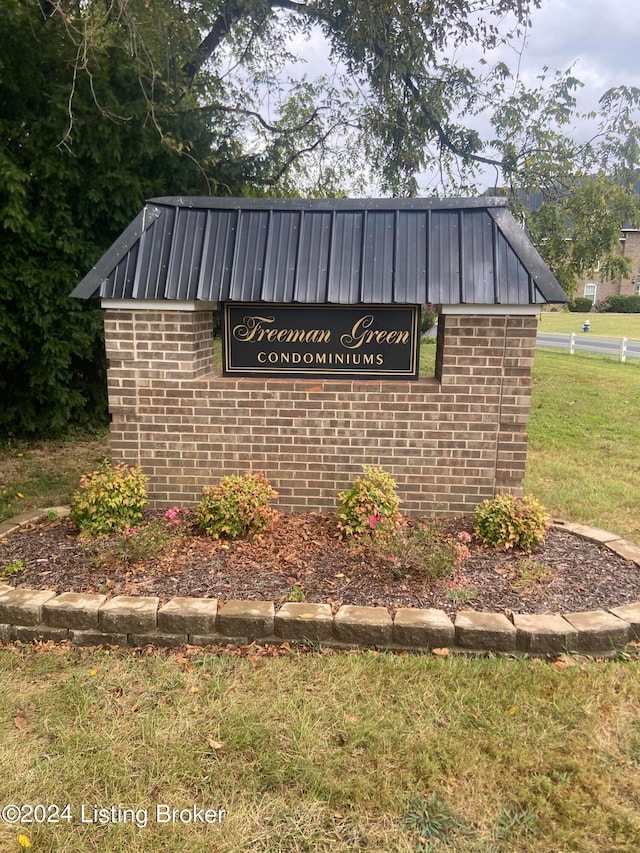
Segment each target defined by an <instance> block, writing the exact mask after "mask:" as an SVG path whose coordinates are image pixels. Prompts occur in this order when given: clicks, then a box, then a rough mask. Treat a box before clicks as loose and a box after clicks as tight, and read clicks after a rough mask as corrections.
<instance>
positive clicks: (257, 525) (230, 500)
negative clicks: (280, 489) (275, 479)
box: [197, 471, 278, 539]
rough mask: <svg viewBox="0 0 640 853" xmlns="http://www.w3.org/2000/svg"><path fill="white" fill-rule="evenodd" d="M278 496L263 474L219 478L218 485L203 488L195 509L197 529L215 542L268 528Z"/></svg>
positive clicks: (273, 515)
mask: <svg viewBox="0 0 640 853" xmlns="http://www.w3.org/2000/svg"><path fill="white" fill-rule="evenodd" d="M277 497H278V493H277V492H276V491H274V489H273V488H272V487H271V483H270V482H269V480H268V479H267V478H266V477H265V476H264V474H260V473H253V472H251V471H247V472H246V473H245V474H244V475H243V476H242V477H240V476H236V475H230V476H228V477H222V479H221V480H220V483H219V484H218V485H217V486H205V487H204V489H203V490H202V498H201V500H200V503H199V504H198V508H197V519H198V526H199V527H200V529H201V530H203V531H204V532H205V533H207V534H208V535H209V536H213V538H214V539H219V538H220V537H221V536H226V537H228V538H229V539H238V538H240V537H243V536H247V535H249V534H250V533H261V532H262V531H263V530H266V529H267V528H268V527H270V526H271V524H272V522H273V519H274V518H275V515H276V513H275V510H274V509H273V508H272V507H271V506H270V501H271V500H274V499H275V498H277Z"/></svg>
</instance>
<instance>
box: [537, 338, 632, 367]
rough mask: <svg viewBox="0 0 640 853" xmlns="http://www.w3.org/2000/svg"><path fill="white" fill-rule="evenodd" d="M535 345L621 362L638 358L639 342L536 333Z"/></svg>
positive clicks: (625, 339)
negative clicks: (590, 354) (602, 356)
mask: <svg viewBox="0 0 640 853" xmlns="http://www.w3.org/2000/svg"><path fill="white" fill-rule="evenodd" d="M536 345H537V346H539V347H552V348H554V349H566V350H568V352H569V355H573V354H574V353H575V352H576V351H577V352H593V353H599V354H600V355H609V356H612V357H613V358H617V359H618V360H619V361H622V362H624V361H626V360H627V358H640V341H636V340H631V341H629V339H628V338H597V337H592V336H591V335H587V334H584V335H577V334H576V332H571V333H570V334H565V335H559V334H554V333H552V332H538V335H537V338H536Z"/></svg>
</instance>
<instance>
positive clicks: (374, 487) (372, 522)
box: [338, 465, 400, 537]
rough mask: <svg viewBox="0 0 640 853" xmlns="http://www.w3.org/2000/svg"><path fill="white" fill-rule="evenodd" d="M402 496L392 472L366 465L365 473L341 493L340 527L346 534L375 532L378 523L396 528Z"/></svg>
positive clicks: (358, 534) (341, 531)
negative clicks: (397, 489)
mask: <svg viewBox="0 0 640 853" xmlns="http://www.w3.org/2000/svg"><path fill="white" fill-rule="evenodd" d="M399 506H400V498H399V497H398V495H397V492H396V484H395V481H394V480H393V478H392V477H391V475H390V474H387V472H386V471H384V470H383V469H382V468H372V467H371V466H370V465H365V466H364V476H363V477H356V479H355V481H354V483H353V486H352V487H351V488H350V489H348V490H347V491H346V492H340V494H339V495H338V507H339V513H338V515H339V519H340V520H339V521H338V530H339V531H340V533H341V535H342V536H345V537H348V536H363V535H366V534H371V532H372V530H374V529H375V528H376V526H377V525H380V524H381V525H385V524H386V525H389V526H390V527H396V526H397V525H398V523H399V521H400V513H399V512H398V507H399Z"/></svg>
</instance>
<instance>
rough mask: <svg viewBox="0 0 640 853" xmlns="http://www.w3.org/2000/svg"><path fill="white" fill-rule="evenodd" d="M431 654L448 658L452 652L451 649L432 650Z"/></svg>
mask: <svg viewBox="0 0 640 853" xmlns="http://www.w3.org/2000/svg"><path fill="white" fill-rule="evenodd" d="M431 653H432V654H434V655H436V657H439V658H448V657H449V655H450V654H451V652H450V651H449V649H432V650H431Z"/></svg>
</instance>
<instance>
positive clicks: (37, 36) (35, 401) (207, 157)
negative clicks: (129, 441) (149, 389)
mask: <svg viewBox="0 0 640 853" xmlns="http://www.w3.org/2000/svg"><path fill="white" fill-rule="evenodd" d="M76 61H77V46H76V45H74V43H73V42H72V40H71V39H70V38H69V37H68V31H67V29H66V27H65V25H64V22H63V20H62V18H60V17H59V16H57V15H53V16H49V17H47V16H46V15H44V14H43V13H42V11H41V10H40V7H38V6H37V5H29V6H21V5H18V4H17V3H16V2H14V0H0V434H1V435H5V436H6V435H7V434H12V433H13V434H42V433H45V434H48V435H53V434H57V433H60V432H63V431H65V430H66V429H68V428H69V425H70V424H82V423H84V424H87V423H88V422H91V421H93V422H95V421H96V420H102V421H103V422H104V420H105V419H106V387H105V386H106V383H105V357H104V347H103V343H102V317H101V312H100V311H99V310H98V309H97V308H96V307H95V306H88V305H86V304H85V303H83V302H81V301H78V300H73V299H70V298H69V293H70V292H71V290H72V288H73V286H74V285H75V284H76V283H77V282H78V280H79V279H80V278H81V277H82V276H83V275H84V274H85V273H86V272H87V271H88V270H89V269H90V268H91V266H92V265H93V264H94V263H95V262H96V260H97V259H98V258H99V257H100V255H101V254H102V253H103V252H104V250H105V249H106V248H107V247H108V246H109V244H110V243H111V242H112V241H113V239H114V238H115V237H116V236H117V235H118V234H119V233H120V232H121V231H122V230H123V228H124V227H125V226H126V225H127V224H128V223H129V222H130V221H131V219H132V218H133V216H134V215H135V213H137V211H138V210H139V209H140V207H141V205H142V204H143V203H144V200H145V198H147V197H149V196H153V195H164V194H168V193H172V192H175V193H183V192H187V193H188V192H192V193H207V192H209V191H210V189H211V187H212V184H213V183H214V182H215V185H216V187H217V190H218V192H221V191H222V192H224V191H225V189H226V190H227V191H238V190H240V191H242V190H243V186H244V185H243V183H242V178H241V176H240V171H239V167H238V163H237V160H236V157H237V154H238V152H237V151H236V150H234V142H233V140H232V139H221V138H216V132H215V129H211V128H209V126H208V125H207V123H206V121H205V120H204V119H203V117H202V115H201V112H200V110H199V108H198V105H194V104H193V103H191V104H190V103H189V101H188V99H187V98H184V99H183V101H182V103H181V104H180V106H179V108H177V107H176V105H172V107H171V110H170V111H167V114H166V115H164V116H163V124H164V134H165V143H163V142H162V140H161V138H160V137H159V136H158V133H157V130H156V128H155V127H153V126H152V124H151V123H150V122H149V121H148V103H147V101H146V99H145V98H144V97H143V95H142V93H141V91H140V86H139V78H138V73H137V69H136V68H135V67H134V65H133V63H132V61H131V57H130V54H129V53H128V52H127V51H124V50H121V49H119V48H118V47H117V46H115V45H111V44H108V45H106V46H105V49H104V50H103V51H102V52H101V53H100V54H96V55H95V57H94V58H93V60H92V65H91V75H88V74H85V75H76V76H75V77H74V73H73V71H74V66H75V63H76ZM71 96H73V97H72V100H73V109H72V111H71V113H70V111H69V103H70V100H71ZM98 105H99V107H98ZM154 109H155V110H156V111H157V112H160V111H161V110H162V109H163V102H162V98H161V97H157V98H156V102H155V105H154ZM167 137H169V142H170V144H166V142H167ZM214 141H215V145H214V146H212V142H214Z"/></svg>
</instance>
